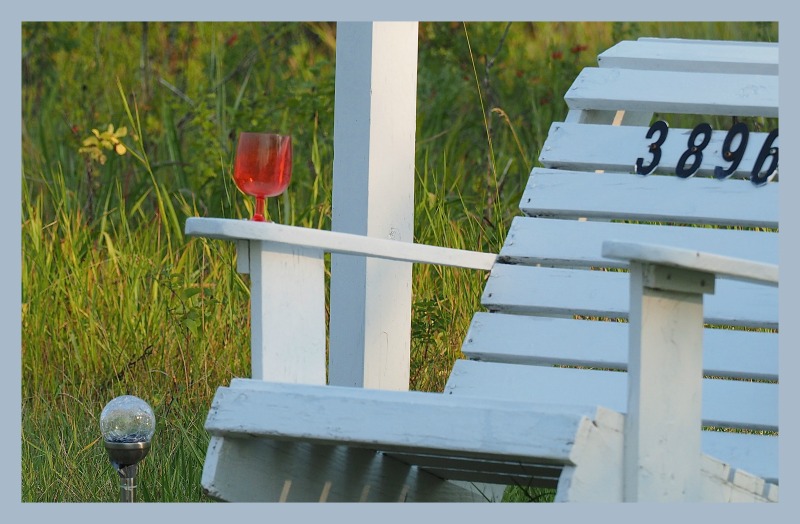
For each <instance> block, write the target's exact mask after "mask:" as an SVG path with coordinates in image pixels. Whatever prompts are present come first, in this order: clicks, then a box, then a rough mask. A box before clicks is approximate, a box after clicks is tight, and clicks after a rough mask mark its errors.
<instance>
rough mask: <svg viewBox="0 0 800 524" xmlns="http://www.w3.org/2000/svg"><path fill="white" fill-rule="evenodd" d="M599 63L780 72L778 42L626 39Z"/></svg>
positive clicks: (683, 68)
mask: <svg viewBox="0 0 800 524" xmlns="http://www.w3.org/2000/svg"><path fill="white" fill-rule="evenodd" d="M597 63H598V65H599V66H600V67H612V68H623V67H624V68H626V69H654V70H657V71H684V72H714V73H736V74H755V75H776V76H777V74H778V45H777V44H775V43H765V42H736V43H733V42H728V41H719V40H716V41H703V40H689V39H672V38H657V39H656V38H654V39H646V38H640V39H638V40H635V41H634V40H625V41H622V42H619V43H618V44H616V45H614V46H613V47H611V48H610V49H608V50H606V51H604V52H602V53H600V55H598V57H597Z"/></svg>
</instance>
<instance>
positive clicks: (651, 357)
mask: <svg viewBox="0 0 800 524" xmlns="http://www.w3.org/2000/svg"><path fill="white" fill-rule="evenodd" d="M604 245H608V244H604ZM649 269H651V268H650V267H649V266H646V265H643V264H641V263H640V262H638V261H631V267H630V273H629V274H630V312H629V318H630V323H629V324H628V334H629V337H630V339H629V340H630V342H629V357H628V372H627V373H626V374H627V383H628V392H627V414H626V417H625V445H624V449H625V452H624V455H623V461H622V464H623V478H624V500H625V501H628V502H639V501H642V502H648V501H649V502H669V501H681V500H685V498H686V496H687V494H688V493H697V492H698V490H699V487H700V475H699V471H698V468H697V459H698V457H700V456H701V454H702V451H701V444H700V430H699V429H700V427H701V426H702V422H701V420H702V415H701V410H702V407H703V406H702V398H703V397H705V396H707V395H708V394H709V393H708V391H707V390H708V388H707V387H704V385H703V383H702V376H703V294H704V293H709V292H713V287H712V286H713V284H714V276H713V274H709V273H699V272H697V271H686V270H683V269H682V268H669V274H667V275H665V278H664V279H663V280H664V284H661V283H660V282H652V280H657V278H651V275H650V273H651V272H650V271H648V270H649ZM654 269H656V270H660V269H664V267H663V266H656V267H655V268H654ZM681 273H683V274H681ZM675 280H679V281H681V282H680V285H679V286H674V281H675Z"/></svg>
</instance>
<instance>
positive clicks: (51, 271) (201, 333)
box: [21, 22, 777, 502]
mask: <svg viewBox="0 0 800 524" xmlns="http://www.w3.org/2000/svg"><path fill="white" fill-rule="evenodd" d="M22 33H23V42H22V49H23V56H22V72H23V86H22V109H23V111H22V113H23V114H22V117H23V118H22V144H23V151H22V156H23V164H22V165H23V172H22V195H21V199H22V224H21V228H22V255H23V257H22V282H21V285H22V304H21V308H22V326H21V328H22V342H23V345H22V370H21V378H22V383H21V386H22V399H23V402H22V406H21V414H22V436H21V437H22V440H21V446H22V464H21V481H22V498H23V501H30V502H38V501H48V502H49V501H53V502H67V501H70V502H93V501H113V500H116V498H117V496H118V491H117V490H118V487H117V486H118V481H117V478H116V473H115V472H114V471H113V470H112V468H111V467H110V465H109V464H108V460H107V458H106V456H105V451H104V449H103V447H102V444H101V443H100V442H99V440H98V437H99V425H98V420H97V418H98V416H99V413H100V411H101V409H102V407H103V406H104V404H105V403H106V402H108V401H109V400H110V399H111V398H113V397H114V396H117V395H120V394H134V395H138V396H140V397H142V398H144V399H145V400H147V401H148V402H149V403H150V404H151V405H152V406H153V408H154V410H155V413H156V417H157V420H158V429H157V432H156V435H155V437H154V445H153V449H152V451H151V455H150V456H148V458H147V459H145V462H144V463H143V465H142V468H141V472H140V476H139V480H140V482H139V486H140V488H139V495H140V498H141V500H144V501H154V502H157V501H163V502H166V501H205V500H207V498H206V497H205V496H204V495H203V494H202V493H201V490H200V474H201V471H202V463H203V458H204V454H205V449H206V445H207V442H208V437H207V435H206V434H205V432H204V430H203V422H204V419H205V414H206V412H207V409H208V405H209V403H210V400H211V398H212V396H213V393H214V391H215V389H216V388H217V387H218V386H219V385H223V384H226V383H228V382H229V381H230V379H231V377H234V376H246V375H248V373H249V369H250V363H249V312H248V308H249V305H248V303H249V294H248V280H247V278H248V277H247V276H246V275H240V274H238V273H236V271H235V267H234V265H233V264H232V261H233V258H234V252H233V247H232V246H231V245H230V243H225V242H217V241H209V240H204V239H197V238H191V239H190V238H184V236H183V233H182V228H183V223H184V222H185V219H186V217H188V216H218V217H231V218H240V217H247V216H249V215H250V213H251V209H250V206H251V205H252V204H251V202H250V201H249V199H247V198H244V197H243V196H242V195H240V194H239V193H238V191H237V190H236V189H235V187H234V186H233V184H232V182H231V177H230V170H231V164H232V155H233V144H234V140H235V136H236V133H237V132H238V131H242V130H256V131H258V130H275V131H280V132H286V133H291V134H292V135H293V141H294V149H295V155H294V156H295V165H294V174H293V180H292V184H291V186H290V188H289V191H288V192H287V193H286V194H285V195H283V196H282V197H281V198H276V199H270V200H269V203H268V206H269V207H268V211H269V213H270V215H271V218H272V219H273V220H275V221H276V222H280V223H287V224H294V225H302V226H306V227H315V228H329V227H330V215H331V200H330V199H331V196H330V195H331V184H332V158H333V94H334V72H335V41H336V27H335V24H330V23H302V24H300V23H221V22H219V23H188V22H187V23H155V22H150V23H146V24H145V23H133V22H127V23H83V22H80V23H78V22H76V23H25V24H23V26H22ZM639 36H668V37H689V38H719V39H742V40H772V41H775V40H777V25H776V24H773V23H702V24H699V23H698V24H691V23H681V24H663V23H645V22H642V23H630V22H626V23H523V22H514V23H512V24H505V23H480V24H479V23H468V24H462V23H456V22H453V23H422V24H420V39H419V44H420V48H419V77H418V93H417V95H418V96H417V99H418V103H417V159H416V189H415V230H414V233H415V241H417V242H422V243H427V244H434V245H441V246H449V247H457V248H464V249H473V250H479V251H489V252H498V251H499V249H500V247H501V246H502V242H503V239H504V237H505V234H506V231H507V229H508V226H509V224H510V221H511V220H512V218H513V217H514V216H515V215H516V214H518V211H517V203H518V201H519V198H520V196H521V194H522V191H523V189H524V187H525V183H526V180H527V176H528V173H529V172H530V169H531V168H532V167H533V166H534V165H535V162H536V159H537V157H538V155H539V151H540V148H541V145H542V143H543V140H544V138H545V136H546V134H547V131H548V129H549V126H550V124H551V122H553V121H554V120H560V119H562V118H563V117H564V116H565V114H566V107H565V106H564V103H563V100H562V97H563V94H564V93H565V92H566V90H567V89H568V87H569V85H570V84H571V82H572V80H573V79H574V78H575V76H576V75H577V73H578V72H579V71H580V69H581V68H583V67H585V66H590V65H593V64H594V63H595V59H596V55H597V54H598V53H599V52H601V51H602V50H604V49H606V48H608V47H610V46H611V45H613V43H615V42H616V41H619V40H621V39H626V38H637V37H639ZM108 124H113V125H114V126H115V128H119V127H120V126H125V127H126V128H127V130H128V136H127V137H124V138H123V142H124V143H125V145H126V146H127V148H128V150H129V151H128V152H127V153H126V154H125V155H122V156H120V155H116V154H114V153H112V152H108V154H107V156H108V159H107V161H106V162H105V163H104V164H102V165H101V164H99V163H98V162H96V161H93V160H91V159H89V158H87V157H86V156H85V155H81V154H80V153H78V149H79V148H80V147H81V145H82V141H83V140H84V139H85V138H87V137H88V136H90V135H91V134H92V132H91V130H92V129H93V128H94V129H98V130H103V129H106V127H107V126H108ZM413 275H414V276H413V278H414V281H413V286H414V303H413V311H412V332H413V343H412V357H411V362H410V365H411V376H412V381H411V384H410V386H411V388H412V389H418V390H428V391H438V390H441V388H442V387H443V386H444V382H445V380H446V378H447V375H448V373H449V370H450V368H451V366H452V363H453V361H454V360H455V359H456V358H458V356H459V355H460V347H461V342H462V340H463V337H464V334H465V333H466V330H467V327H468V325H469V321H470V319H471V317H472V314H473V313H474V312H475V311H476V310H478V309H480V294H481V290H482V287H483V278H484V275H482V274H480V273H479V272H471V271H466V270H460V269H453V268H439V267H431V266H425V267H416V268H415V269H414V274H413ZM535 496H536V497H538V496H539V495H538V494H535ZM508 498H509V500H531V499H532V498H534V495H533V494H529V493H527V492H525V491H524V490H519V491H516V492H513V493H510V494H509V497H508Z"/></svg>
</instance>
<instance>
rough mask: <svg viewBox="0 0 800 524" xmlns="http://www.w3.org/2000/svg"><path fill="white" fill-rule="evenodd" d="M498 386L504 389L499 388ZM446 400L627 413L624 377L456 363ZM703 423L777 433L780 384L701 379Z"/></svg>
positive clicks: (587, 371)
mask: <svg viewBox="0 0 800 524" xmlns="http://www.w3.org/2000/svg"><path fill="white" fill-rule="evenodd" d="M498 385H502V387H500V386H498ZM444 392H445V394H446V395H447V394H449V396H453V397H456V396H457V397H460V398H467V397H469V398H471V399H495V400H496V401H498V402H499V401H505V400H510V399H516V400H517V401H519V402H526V401H527V402H533V403H536V404H537V405H538V404H541V403H547V402H553V403H557V404H561V405H586V404H587V402H591V403H594V404H596V405H600V406H605V407H607V408H608V409H611V410H614V411H617V412H620V413H626V412H627V402H628V389H627V373H623V372H615V371H603V370H596V369H577V368H558V367H544V366H519V365H515V364H498V363H493V362H476V361H472V360H457V361H456V363H455V365H454V367H453V372H452V373H451V374H450V378H449V379H448V381H447V385H446V386H445V389H444ZM702 402H703V407H702V416H703V424H704V425H706V426H718V427H731V428H738V429H748V430H755V431H777V430H778V385H777V384H774V383H766V382H747V381H741V380H717V379H703V400H702Z"/></svg>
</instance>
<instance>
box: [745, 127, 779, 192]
mask: <svg viewBox="0 0 800 524" xmlns="http://www.w3.org/2000/svg"><path fill="white" fill-rule="evenodd" d="M777 138H778V130H777V129H773V130H772V131H770V133H769V134H768V135H767V139H766V140H764V145H763V146H761V151H759V153H758V157H757V158H756V163H755V165H754V166H753V171H752V172H751V173H750V181H751V182H753V184H755V185H757V186H763V185H764V184H766V183H767V182H769V181H770V180H772V178H773V177H774V176H775V174H776V173H777V172H778V146H773V145H772V144H774V143H775V140H776V139H777ZM767 158H769V159H770V163H769V168H767V170H766V172H764V174H762V173H761V170H762V169H764V163H765V162H766V161H767Z"/></svg>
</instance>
